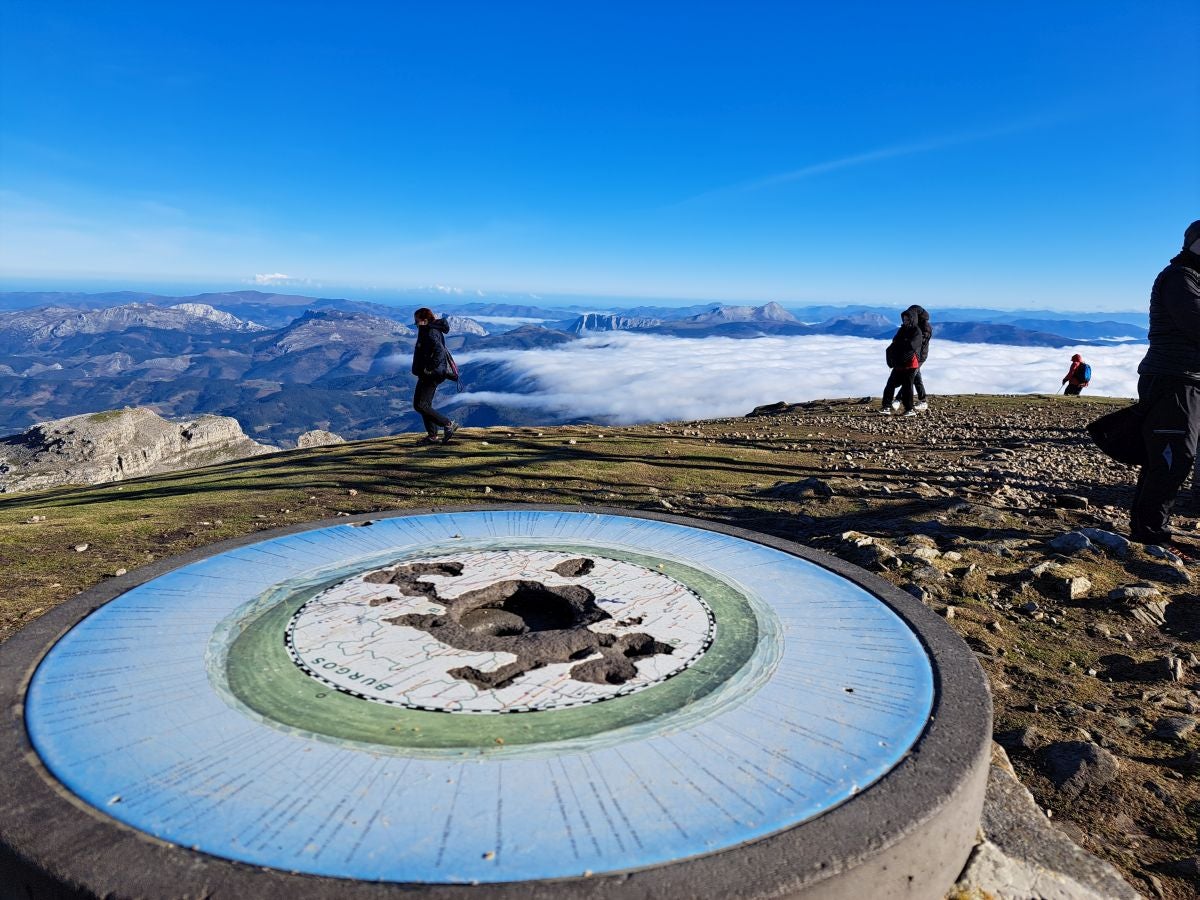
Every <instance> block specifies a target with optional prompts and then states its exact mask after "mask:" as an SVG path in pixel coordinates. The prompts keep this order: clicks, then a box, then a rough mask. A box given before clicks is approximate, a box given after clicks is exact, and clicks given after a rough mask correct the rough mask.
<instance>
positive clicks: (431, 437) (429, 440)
mask: <svg viewBox="0 0 1200 900" xmlns="http://www.w3.org/2000/svg"><path fill="white" fill-rule="evenodd" d="M437 442H438V436H437V434H436V433H435V434H427V435H425V437H423V438H421V439H420V440H419V441H417V443H418V444H436V443H437Z"/></svg>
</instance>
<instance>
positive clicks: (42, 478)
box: [0, 408, 277, 493]
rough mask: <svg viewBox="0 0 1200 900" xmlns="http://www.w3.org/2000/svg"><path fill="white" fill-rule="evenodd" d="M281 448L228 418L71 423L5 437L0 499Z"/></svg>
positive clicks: (116, 414)
mask: <svg viewBox="0 0 1200 900" xmlns="http://www.w3.org/2000/svg"><path fill="white" fill-rule="evenodd" d="M276 449H277V448H275V447H269V446H267V445H265V444H260V443H258V442H256V441H254V440H252V439H251V438H249V437H247V436H246V435H245V434H244V433H243V432H242V428H241V426H240V425H239V424H238V423H237V420H236V419H231V418H228V417H226V416H200V417H199V418H197V419H194V420H192V421H187V422H172V421H168V420H167V419H164V418H162V417H161V416H159V415H158V414H157V413H155V412H153V411H152V410H149V409H143V408H138V409H124V410H113V411H110V412H99V413H89V414H85V415H81V416H69V417H67V418H65V419H56V420H54V421H52V422H43V423H41V424H39V425H35V426H34V427H33V428H30V429H29V430H28V431H26V432H25V433H23V434H18V435H13V436H11V437H7V438H0V493H13V492H16V491H36V490H41V489H43V488H51V487H59V486H61V485H66V484H102V483H104V482H109V481H121V480H122V479H125V478H136V477H138V476H140V475H152V474H155V473H159V472H169V471H172V470H174V469H188V468H194V467H196V466H204V465H211V464H213V463H219V462H228V461H229V460H234V459H241V458H243V457H246V456H257V455H259V454H262V453H271V452H273V451H274V450H276Z"/></svg>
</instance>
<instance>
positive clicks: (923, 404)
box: [913, 400, 929, 412]
mask: <svg viewBox="0 0 1200 900" xmlns="http://www.w3.org/2000/svg"><path fill="white" fill-rule="evenodd" d="M913 409H915V410H916V411H917V412H925V410H927V409H929V404H928V403H926V402H925V401H924V400H918V401H917V405H916V406H914V407H913Z"/></svg>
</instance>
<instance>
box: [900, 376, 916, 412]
mask: <svg viewBox="0 0 1200 900" xmlns="http://www.w3.org/2000/svg"><path fill="white" fill-rule="evenodd" d="M897 371H898V372H899V373H900V402H901V403H902V404H904V411H905V412H906V413H908V412H912V408H913V379H914V378H916V375H917V370H916V369H897Z"/></svg>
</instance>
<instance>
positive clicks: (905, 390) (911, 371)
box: [879, 306, 923, 416]
mask: <svg viewBox="0 0 1200 900" xmlns="http://www.w3.org/2000/svg"><path fill="white" fill-rule="evenodd" d="M913 309H914V307H911V306H910V307H909V308H908V309H906V310H905V311H904V312H902V313H900V327H899V328H897V329H896V334H895V336H894V337H893V338H892V342H891V343H890V344H889V345H888V348H887V354H886V357H887V364H888V366H890V367H891V370H892V371H891V373H890V374H889V375H888V380H887V384H886V385H885V386H884V388H883V406H882V407H880V409H879V411H880V412H881V413H883V414H884V415H888V416H890V415H891V414H892V413H893V412H896V411H897V408H896V405H895V403H894V401H893V399H892V398H893V397H894V396H895V394H896V388H900V403H901V404H903V406H904V415H906V416H915V415H916V414H917V413H916V411H915V410H914V409H913V380H914V379H915V378H916V376H917V370H918V369H919V368H920V366H921V346H922V339H923V335H922V333H921V328H920V326H919V325H918V324H917V314H916V313H915V312H913Z"/></svg>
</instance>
